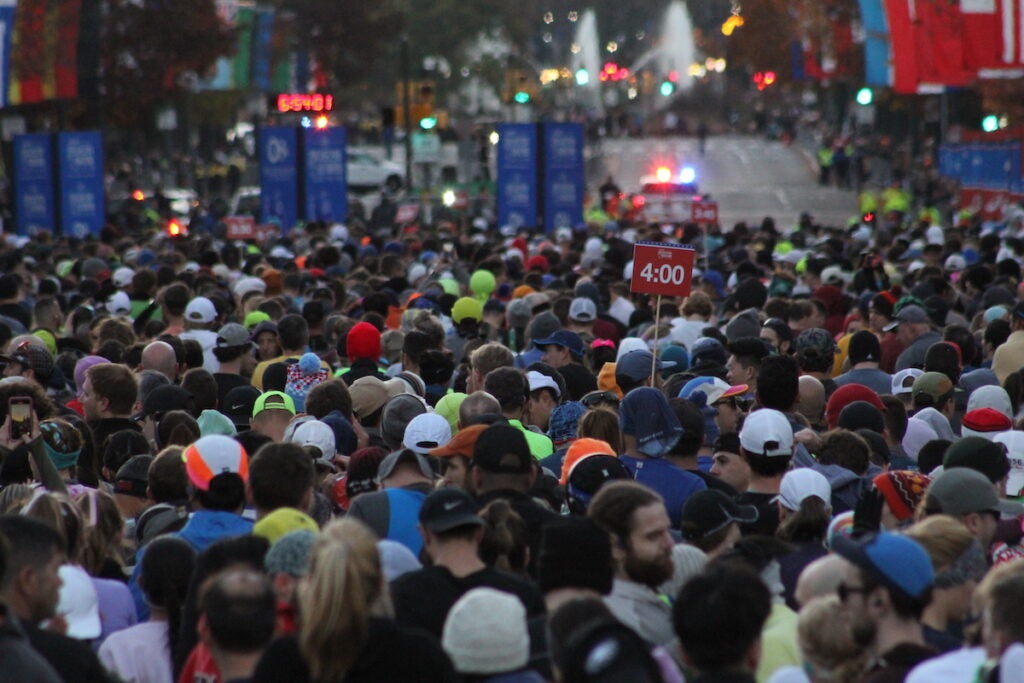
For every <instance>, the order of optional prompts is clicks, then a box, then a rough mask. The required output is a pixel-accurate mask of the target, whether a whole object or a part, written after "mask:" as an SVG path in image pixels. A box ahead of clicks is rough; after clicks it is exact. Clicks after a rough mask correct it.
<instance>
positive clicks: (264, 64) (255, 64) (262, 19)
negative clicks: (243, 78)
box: [252, 8, 274, 90]
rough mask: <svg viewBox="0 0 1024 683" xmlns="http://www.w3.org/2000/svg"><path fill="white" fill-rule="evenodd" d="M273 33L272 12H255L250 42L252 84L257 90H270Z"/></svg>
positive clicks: (262, 9)
mask: <svg viewBox="0 0 1024 683" xmlns="http://www.w3.org/2000/svg"><path fill="white" fill-rule="evenodd" d="M273 33H274V10H272V9H265V8H259V9H257V10H256V30H255V31H254V32H253V42H252V84H253V86H254V87H255V88H256V89H257V90H267V89H269V88H270V52H271V44H270V43H271V39H272V37H273Z"/></svg>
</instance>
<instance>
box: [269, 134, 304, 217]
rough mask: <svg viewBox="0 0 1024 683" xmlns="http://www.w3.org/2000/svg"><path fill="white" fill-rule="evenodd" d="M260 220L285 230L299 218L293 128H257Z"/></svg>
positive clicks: (297, 168) (297, 179)
mask: <svg viewBox="0 0 1024 683" xmlns="http://www.w3.org/2000/svg"><path fill="white" fill-rule="evenodd" d="M259 153H260V221H261V222H263V223H272V222H277V223H279V224H280V226H281V232H287V231H288V230H290V229H291V228H292V227H293V226H294V225H295V222H296V221H297V220H298V219H299V167H298V136H297V135H296V134H295V129H294V128H291V127H287V126H273V127H267V128H261V129H260V135H259Z"/></svg>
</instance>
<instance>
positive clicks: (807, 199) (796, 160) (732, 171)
mask: <svg viewBox="0 0 1024 683" xmlns="http://www.w3.org/2000/svg"><path fill="white" fill-rule="evenodd" d="M587 157H588V159H587V171H588V173H587V186H588V187H589V188H591V189H596V188H597V187H598V186H599V185H600V184H601V183H602V182H603V181H604V179H605V177H607V176H608V175H609V174H610V175H611V176H612V177H613V178H614V179H615V182H616V183H617V184H618V185H619V187H620V188H622V190H623V191H625V192H635V191H636V190H637V189H639V185H640V177H641V176H644V175H651V174H653V173H654V170H655V169H656V168H657V167H658V166H661V165H666V166H670V167H673V168H679V167H681V166H684V165H687V166H693V167H694V168H695V169H696V170H697V179H698V183H699V185H700V189H701V192H703V193H709V194H711V196H712V198H713V199H715V200H717V201H718V206H719V217H720V221H721V224H722V225H723V226H724V227H726V228H728V227H729V226H731V225H733V224H735V223H736V222H738V221H747V222H748V223H760V221H761V219H763V218H764V217H765V216H771V217H772V218H774V219H775V221H776V224H777V225H778V226H779V227H780V228H783V227H785V226H789V225H793V224H795V223H796V222H797V220H798V219H799V216H800V214H801V213H802V212H804V211H807V212H809V213H810V214H811V215H812V216H814V218H815V220H816V221H818V222H820V223H822V224H824V225H843V226H845V225H846V222H847V220H848V219H849V218H850V217H851V216H854V215H856V213H857V200H856V195H855V193H854V192H853V191H851V190H838V189H835V188H832V187H821V186H819V185H818V178H817V169H816V167H815V165H814V161H813V159H812V157H811V156H810V154H808V152H807V151H806V150H805V149H803V148H801V147H799V146H798V145H792V146H786V145H784V144H782V143H781V142H773V141H769V140H764V139H761V138H755V137H749V136H723V137H711V138H709V139H708V142H707V150H706V154H705V156H704V157H703V158H702V157H701V156H700V153H699V148H698V143H697V139H696V138H646V139H635V138H615V139H605V140H603V141H602V142H601V143H600V144H598V145H592V146H591V147H589V148H588V150H587Z"/></svg>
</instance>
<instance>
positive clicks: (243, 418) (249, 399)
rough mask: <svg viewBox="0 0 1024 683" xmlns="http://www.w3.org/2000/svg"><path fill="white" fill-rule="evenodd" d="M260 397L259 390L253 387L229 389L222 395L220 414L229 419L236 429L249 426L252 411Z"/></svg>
mask: <svg viewBox="0 0 1024 683" xmlns="http://www.w3.org/2000/svg"><path fill="white" fill-rule="evenodd" d="M259 397H260V390H259V389H257V388H256V387H254V386H251V385H248V386H241V387H235V388H234V389H231V390H230V391H228V393H226V394H225V395H224V400H223V401H222V402H221V408H220V412H222V413H224V414H225V415H227V416H228V417H229V418H231V421H232V422H233V423H234V424H235V426H236V427H239V426H243V427H247V426H248V425H249V418H251V417H252V409H253V406H254V405H255V404H256V400H257V399H258V398H259Z"/></svg>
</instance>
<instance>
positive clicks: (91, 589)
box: [57, 564, 102, 640]
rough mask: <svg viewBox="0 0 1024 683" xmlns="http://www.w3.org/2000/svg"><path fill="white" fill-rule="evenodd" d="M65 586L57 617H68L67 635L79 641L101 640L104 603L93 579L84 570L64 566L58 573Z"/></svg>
mask: <svg viewBox="0 0 1024 683" xmlns="http://www.w3.org/2000/svg"><path fill="white" fill-rule="evenodd" d="M58 573H59V574H60V579H61V582H62V585H61V587H60V600H59V601H58V603H57V614H59V615H61V616H63V617H64V621H65V622H66V623H67V625H68V630H67V631H66V635H67V636H68V637H70V638H75V639H77V640H92V639H93V638H98V637H99V636H100V632H101V631H102V627H101V624H100V601H99V597H98V596H97V595H96V588H95V586H93V583H92V579H90V578H89V575H88V574H86V573H85V570H83V569H82V568H81V567H75V566H72V565H68V564H63V565H61V566H60V569H59V570H58Z"/></svg>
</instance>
